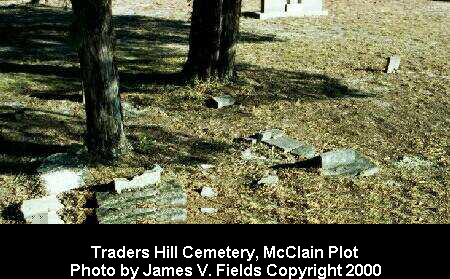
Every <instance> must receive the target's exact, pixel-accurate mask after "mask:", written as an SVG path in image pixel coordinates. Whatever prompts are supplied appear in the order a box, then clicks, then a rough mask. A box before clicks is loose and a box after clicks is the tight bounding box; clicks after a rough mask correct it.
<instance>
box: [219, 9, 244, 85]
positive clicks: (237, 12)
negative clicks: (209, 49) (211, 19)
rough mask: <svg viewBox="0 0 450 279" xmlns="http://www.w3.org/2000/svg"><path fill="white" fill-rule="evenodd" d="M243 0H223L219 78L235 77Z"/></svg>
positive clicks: (228, 78)
mask: <svg viewBox="0 0 450 279" xmlns="http://www.w3.org/2000/svg"><path fill="white" fill-rule="evenodd" d="M241 6H242V0H223V10H222V35H221V38H220V56H219V64H218V71H219V78H220V79H221V80H230V79H232V78H234V77H235V70H234V65H235V61H236V44H237V41H238V38H239V24H240V18H241Z"/></svg>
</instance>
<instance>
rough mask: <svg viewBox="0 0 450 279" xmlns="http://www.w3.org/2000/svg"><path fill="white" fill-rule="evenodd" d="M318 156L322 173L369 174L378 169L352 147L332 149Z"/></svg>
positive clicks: (376, 171) (374, 172)
mask: <svg viewBox="0 0 450 279" xmlns="http://www.w3.org/2000/svg"><path fill="white" fill-rule="evenodd" d="M320 157H321V167H322V170H321V171H322V175H352V176H356V175H360V176H370V175H374V174H376V173H378V171H379V168H378V167H377V166H376V165H375V164H374V163H372V162H371V161H369V160H368V159H367V158H365V157H364V156H363V155H361V154H360V153H358V152H357V151H355V150H352V149H339V150H334V151H330V152H326V153H322V154H321V155H320Z"/></svg>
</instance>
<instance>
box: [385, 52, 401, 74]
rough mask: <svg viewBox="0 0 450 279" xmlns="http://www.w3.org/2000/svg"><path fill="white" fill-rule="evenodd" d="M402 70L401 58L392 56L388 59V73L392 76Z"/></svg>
mask: <svg viewBox="0 0 450 279" xmlns="http://www.w3.org/2000/svg"><path fill="white" fill-rule="evenodd" d="M399 68H400V56H397V55H395V56H391V57H389V59H388V66H387V68H386V73H388V74H392V73H394V72H396V71H397V70H398V69H399Z"/></svg>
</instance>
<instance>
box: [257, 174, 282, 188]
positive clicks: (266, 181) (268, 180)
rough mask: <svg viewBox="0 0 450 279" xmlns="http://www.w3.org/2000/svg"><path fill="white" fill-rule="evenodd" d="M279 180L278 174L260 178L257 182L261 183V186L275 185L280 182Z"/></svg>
mask: <svg viewBox="0 0 450 279" xmlns="http://www.w3.org/2000/svg"><path fill="white" fill-rule="evenodd" d="M278 181H280V179H279V178H278V176H276V175H268V176H266V177H263V178H262V179H260V180H259V181H258V183H257V184H258V185H261V186H273V185H276V184H277V183H278Z"/></svg>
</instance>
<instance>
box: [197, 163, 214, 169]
mask: <svg viewBox="0 0 450 279" xmlns="http://www.w3.org/2000/svg"><path fill="white" fill-rule="evenodd" d="M213 167H214V165H210V164H200V168H201V169H202V170H209V169H211V168H213Z"/></svg>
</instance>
